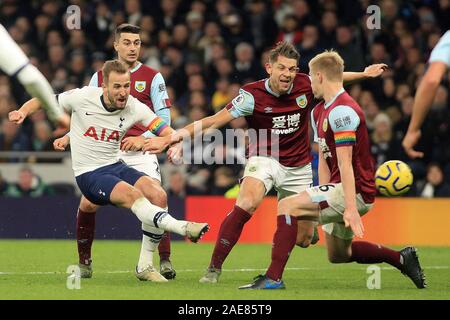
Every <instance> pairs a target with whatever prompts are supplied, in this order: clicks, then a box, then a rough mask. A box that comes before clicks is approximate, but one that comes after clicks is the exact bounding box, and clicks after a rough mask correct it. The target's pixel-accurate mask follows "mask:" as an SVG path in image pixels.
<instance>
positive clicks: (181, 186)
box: [167, 170, 186, 199]
mask: <svg viewBox="0 0 450 320" xmlns="http://www.w3.org/2000/svg"><path fill="white" fill-rule="evenodd" d="M167 195H168V196H176V197H178V198H180V199H182V198H184V197H185V196H186V180H185V178H184V175H183V173H181V172H180V171H178V170H175V171H173V172H172V173H171V174H170V177H169V190H168V191H167Z"/></svg>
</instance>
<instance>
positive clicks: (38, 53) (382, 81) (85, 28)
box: [0, 0, 450, 197]
mask: <svg viewBox="0 0 450 320" xmlns="http://www.w3.org/2000/svg"><path fill="white" fill-rule="evenodd" d="M72 4H74V5H77V6H79V8H81V29H79V30H68V29H67V26H66V24H65V15H66V10H67V7H68V6H69V5H72ZM371 4H376V5H378V6H379V8H380V9H381V29H374V30H372V29H369V28H368V27H367V24H366V20H367V19H368V17H369V15H368V14H367V13H366V9H367V7H368V6H369V5H371ZM448 17H450V0H439V1H438V0H434V1H433V0H423V1H401V0H399V1H394V0H381V1H365V0H360V1H357V0H353V1H351V0H348V1H344V0H319V1H306V0H271V1H270V0H216V1H213V0H193V1H183V0H160V1H140V0H125V1H117V0H116V1H113V0H110V1H101V0H98V1H81V0H79V1H76V0H73V1H57V0H47V1H45V0H43V1H26V2H24V1H19V0H17V1H15V0H4V1H2V2H1V4H0V22H1V23H2V24H3V25H4V26H5V27H6V28H7V29H8V31H9V32H10V34H11V36H12V37H13V38H14V40H15V41H16V42H17V43H19V44H20V46H21V48H22V49H23V50H24V51H25V53H26V54H27V55H28V56H29V57H30V60H31V62H32V63H33V64H35V65H36V66H37V67H38V68H39V69H40V70H41V71H42V72H43V74H44V75H45V76H46V77H47V79H48V80H49V81H50V83H51V85H52V86H53V88H54V90H55V92H62V91H66V90H69V89H72V88H75V87H81V86H84V85H87V84H88V82H89V80H90V77H91V76H92V74H93V73H94V72H95V71H97V70H99V69H100V68H101V66H102V64H103V62H104V61H105V60H108V59H111V58H113V57H114V56H115V55H114V48H113V41H114V38H113V30H114V29H115V27H116V26H117V25H119V24H121V23H127V22H128V23H132V24H136V25H139V26H140V27H141V29H142V34H141V37H142V48H141V52H140V61H141V62H143V63H145V64H147V65H148V66H150V67H152V68H155V69H157V70H159V71H160V72H161V73H162V75H163V77H164V79H165V81H166V85H167V89H168V92H169V97H170V99H171V101H172V104H173V107H172V110H171V112H172V126H173V127H174V128H180V127H182V126H184V125H185V124H187V123H190V122H192V121H195V120H198V119H201V118H203V117H205V116H208V115H210V114H213V113H214V112H217V111H218V110H220V109H221V108H222V107H223V106H224V105H225V104H226V103H228V102H229V101H230V100H231V99H232V98H233V97H235V96H236V95H237V94H238V90H239V88H240V86H241V85H242V84H245V83H248V82H251V81H255V80H258V79H261V78H265V77H266V73H265V69H264V63H265V62H266V61H267V53H268V50H269V49H270V48H271V47H272V46H273V45H274V44H275V43H276V42H278V41H280V40H285V41H289V42H291V43H293V44H295V45H296V47H297V49H298V51H299V52H300V54H301V59H300V70H301V72H304V73H308V62H309V60H310V59H311V58H312V57H314V56H315V55H316V54H318V53H320V52H322V51H323V50H325V49H331V48H334V49H335V50H336V51H337V52H338V53H339V54H340V55H341V56H342V57H343V59H344V61H345V68H346V71H362V70H364V67H365V66H367V65H369V64H372V63H386V64H387V65H388V66H389V70H388V71H386V72H385V73H384V74H383V76H382V77H381V78H378V79H373V80H369V81H364V82H361V83H357V84H351V85H349V86H348V87H347V90H348V91H349V92H350V93H351V95H352V96H353V97H354V98H355V99H356V100H357V101H358V102H359V103H360V105H361V106H362V107H363V109H364V111H365V114H366V117H367V123H368V127H369V130H370V137H371V140H372V153H373V156H374V160H375V161H376V163H377V165H379V164H381V163H383V162H384V161H386V160H389V159H399V160H403V161H405V162H407V163H409V164H410V166H411V167H412V168H413V171H414V175H415V181H416V184H415V186H414V188H413V190H412V191H411V192H410V195H411V196H424V197H425V196H426V197H430V196H450V187H449V183H450V148H448V146H449V143H448V141H450V128H449V125H450V114H449V108H448V104H449V92H448V91H449V88H450V87H449V78H450V73H449V74H448V75H447V77H446V78H445V80H444V81H443V82H442V84H441V86H440V88H439V90H438V94H437V95H436V97H435V99H434V102H433V106H432V111H431V113H430V115H429V116H428V118H427V121H426V123H425V125H424V128H423V138H422V140H421V145H420V146H419V148H420V149H422V150H423V151H425V154H426V157H425V158H424V159H421V160H419V161H414V162H412V161H410V160H409V159H408V158H407V157H406V155H405V153H404V152H403V149H402V147H401V141H402V138H403V136H404V134H405V132H406V129H407V126H408V123H409V119H410V115H411V110H412V105H413V101H414V98H413V97H414V94H415V90H416V88H417V85H418V83H419V81H420V79H421V76H422V74H423V72H424V70H425V69H426V63H427V60H428V57H429V55H430V52H431V50H432V49H433V47H434V46H435V45H436V43H437V42H438V40H439V38H440V36H441V35H442V34H443V33H444V32H445V31H446V30H448V29H450V19H449V18H448ZM28 98H29V97H28V96H27V95H26V94H25V93H24V90H23V88H22V87H21V86H20V84H19V83H18V82H17V81H16V80H15V79H10V78H8V77H7V76H5V75H4V74H2V73H0V122H1V126H0V151H50V150H52V142H53V139H54V137H53V136H52V129H53V128H52V126H51V124H50V123H49V122H48V120H47V119H46V116H45V114H43V113H37V114H35V115H33V116H32V117H31V118H30V119H29V120H27V121H26V122H25V123H24V125H23V126H21V127H17V126H15V125H13V124H11V123H9V122H8V121H6V117H7V114H8V112H9V111H11V110H13V109H16V108H18V107H20V105H21V104H22V103H23V102H25V101H26V100H27V99H28ZM245 125H246V123H245V120H242V119H239V120H236V121H234V122H232V124H231V127H233V128H239V127H245ZM223 149H224V150H221V151H220V152H222V153H223V154H224V155H225V154H226V153H229V152H233V150H228V149H227V146H224V148H223ZM216 152H217V151H216ZM33 159H34V161H45V159H36V158H33ZM0 161H8V159H0ZM169 169H170V173H169V174H168V178H167V181H166V184H167V185H168V187H169V190H170V191H169V192H170V193H172V194H175V195H178V196H180V197H183V196H184V195H185V194H217V195H226V196H230V197H233V196H234V195H235V194H236V190H237V184H238V178H239V176H240V175H241V174H242V169H243V166H242V165H226V166H223V165H213V166H211V165H208V166H207V165H191V166H188V167H187V168H182V169H181V168H172V167H170V168H169ZM163 170H164V169H163ZM0 181H1V179H0ZM4 183H6V182H2V184H1V185H0V192H4V191H2V190H3V189H4V188H3V187H2V186H3V184H4Z"/></svg>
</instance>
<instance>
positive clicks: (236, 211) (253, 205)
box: [199, 177, 266, 283]
mask: <svg viewBox="0 0 450 320" xmlns="http://www.w3.org/2000/svg"><path fill="white" fill-rule="evenodd" d="M265 193H266V189H265V186H264V183H263V182H262V181H261V180H258V179H256V178H253V177H245V178H244V180H243V181H242V183H241V188H240V190H239V194H238V197H237V200H236V205H235V206H234V208H233V210H232V211H231V212H230V213H229V214H228V215H227V216H226V218H225V220H223V222H222V224H221V225H220V230H219V234H218V236H217V241H216V244H215V246H214V251H213V254H212V257H211V262H210V264H209V267H208V269H207V271H206V274H205V275H204V276H203V277H202V278H201V279H200V280H199V281H200V282H201V283H217V281H218V279H219V276H220V274H221V270H222V264H223V262H224V261H225V259H226V258H227V256H228V254H229V253H230V252H231V250H232V249H233V247H234V245H235V244H236V242H237V241H238V240H239V237H240V235H241V233H242V229H243V228H244V225H245V223H246V222H247V221H249V220H250V218H251V217H252V215H253V213H254V212H255V210H256V209H257V208H258V206H259V205H260V203H261V201H262V200H263V199H264V195H265Z"/></svg>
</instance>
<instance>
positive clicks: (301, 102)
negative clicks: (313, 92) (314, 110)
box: [295, 94, 308, 109]
mask: <svg viewBox="0 0 450 320" xmlns="http://www.w3.org/2000/svg"><path fill="white" fill-rule="evenodd" d="M295 102H297V105H298V106H299V107H300V108H302V109H303V108H304V107H306V105H307V104H308V99H307V98H306V95H304V94H302V95H301V96H298V97H297V98H296V99H295Z"/></svg>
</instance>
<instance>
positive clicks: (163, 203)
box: [144, 186, 167, 208]
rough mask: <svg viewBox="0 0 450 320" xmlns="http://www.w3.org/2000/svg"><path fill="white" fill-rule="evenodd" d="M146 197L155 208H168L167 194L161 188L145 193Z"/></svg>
mask: <svg viewBox="0 0 450 320" xmlns="http://www.w3.org/2000/svg"><path fill="white" fill-rule="evenodd" d="M144 196H145V197H146V198H147V199H148V200H149V201H150V202H151V203H152V204H154V205H155V206H158V207H161V208H165V207H167V194H166V192H165V191H164V189H163V188H161V187H160V186H158V187H157V188H154V189H152V190H148V191H146V192H144Z"/></svg>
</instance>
